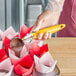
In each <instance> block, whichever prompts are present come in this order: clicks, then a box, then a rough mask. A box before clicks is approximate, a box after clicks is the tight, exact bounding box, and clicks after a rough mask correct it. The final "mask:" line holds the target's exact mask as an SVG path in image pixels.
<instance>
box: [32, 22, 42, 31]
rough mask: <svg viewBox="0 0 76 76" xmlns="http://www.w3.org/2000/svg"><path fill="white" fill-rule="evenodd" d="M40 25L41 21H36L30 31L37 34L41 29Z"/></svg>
mask: <svg viewBox="0 0 76 76" xmlns="http://www.w3.org/2000/svg"><path fill="white" fill-rule="evenodd" d="M41 25H42V21H36V23H35V24H34V25H33V29H32V31H34V32H37V31H38V30H39V29H40V28H41Z"/></svg>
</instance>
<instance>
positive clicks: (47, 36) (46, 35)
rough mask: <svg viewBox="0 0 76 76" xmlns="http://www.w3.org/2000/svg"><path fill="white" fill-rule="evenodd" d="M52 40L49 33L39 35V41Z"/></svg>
mask: <svg viewBox="0 0 76 76" xmlns="http://www.w3.org/2000/svg"><path fill="white" fill-rule="evenodd" d="M50 38H51V33H48V32H46V33H45V34H43V33H40V34H39V35H38V39H39V40H41V39H43V40H47V39H50Z"/></svg>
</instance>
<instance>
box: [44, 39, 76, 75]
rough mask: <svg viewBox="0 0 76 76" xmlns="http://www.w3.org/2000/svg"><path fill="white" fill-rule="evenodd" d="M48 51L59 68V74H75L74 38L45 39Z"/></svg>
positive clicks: (75, 49) (75, 46)
mask: <svg viewBox="0 0 76 76" xmlns="http://www.w3.org/2000/svg"><path fill="white" fill-rule="evenodd" d="M44 42H45V43H48V46H49V52H50V54H51V55H52V56H53V58H54V59H55V60H57V61H58V63H57V65H58V67H59V69H60V73H61V74H60V76H76V38H51V39H49V40H45V41H44Z"/></svg>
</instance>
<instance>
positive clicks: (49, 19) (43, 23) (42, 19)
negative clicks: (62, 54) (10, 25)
mask: <svg viewBox="0 0 76 76" xmlns="http://www.w3.org/2000/svg"><path fill="white" fill-rule="evenodd" d="M58 18H59V15H58V13H56V12H52V11H51V10H46V11H45V12H43V13H42V14H41V15H40V16H38V18H37V21H36V23H35V24H34V27H33V31H35V32H36V31H38V30H39V29H42V28H46V27H49V26H51V25H55V24H56V23H57V22H58ZM41 38H43V39H48V38H51V34H50V33H45V34H44V35H43V34H39V36H38V39H41Z"/></svg>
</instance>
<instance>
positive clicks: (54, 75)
mask: <svg viewBox="0 0 76 76" xmlns="http://www.w3.org/2000/svg"><path fill="white" fill-rule="evenodd" d="M59 75H60V70H59V68H58V66H57V65H56V66H55V69H54V71H52V72H50V73H40V72H38V71H35V73H34V74H33V76H59Z"/></svg>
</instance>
